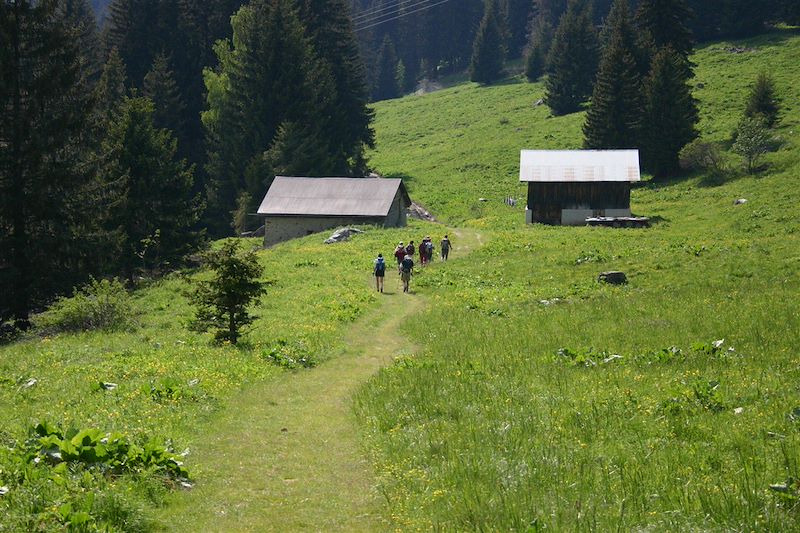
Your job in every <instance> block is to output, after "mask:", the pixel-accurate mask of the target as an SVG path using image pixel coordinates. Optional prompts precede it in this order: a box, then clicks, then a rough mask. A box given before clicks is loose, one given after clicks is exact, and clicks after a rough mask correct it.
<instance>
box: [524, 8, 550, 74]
mask: <svg viewBox="0 0 800 533" xmlns="http://www.w3.org/2000/svg"><path fill="white" fill-rule="evenodd" d="M552 42H553V26H552V25H551V24H550V21H549V20H548V19H547V17H545V16H542V15H539V16H537V17H536V19H535V20H534V21H533V24H532V28H531V34H530V41H529V43H528V51H527V55H526V56H525V77H526V78H528V81H536V80H538V79H539V78H540V77H542V76H543V75H544V73H545V71H546V70H547V56H548V55H549V52H550V45H551V43H552Z"/></svg>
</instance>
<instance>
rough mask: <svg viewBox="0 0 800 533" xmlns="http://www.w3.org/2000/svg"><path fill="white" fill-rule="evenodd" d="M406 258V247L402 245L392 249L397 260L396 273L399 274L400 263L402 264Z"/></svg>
mask: <svg viewBox="0 0 800 533" xmlns="http://www.w3.org/2000/svg"><path fill="white" fill-rule="evenodd" d="M405 256H406V247H405V246H403V243H402V242H401V243H400V244H398V245H397V247H396V248H395V249H394V258H395V259H396V260H397V272H400V263H402V262H403V258H404V257H405Z"/></svg>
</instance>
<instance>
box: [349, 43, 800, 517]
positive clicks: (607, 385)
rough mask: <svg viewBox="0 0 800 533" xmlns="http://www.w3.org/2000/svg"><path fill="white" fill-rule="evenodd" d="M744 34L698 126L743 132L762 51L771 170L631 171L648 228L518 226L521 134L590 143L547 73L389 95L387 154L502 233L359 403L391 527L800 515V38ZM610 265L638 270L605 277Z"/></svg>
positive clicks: (701, 73)
mask: <svg viewBox="0 0 800 533" xmlns="http://www.w3.org/2000/svg"><path fill="white" fill-rule="evenodd" d="M732 44H735V45H736V46H746V47H749V48H754V50H753V51H750V52H745V53H743V54H733V53H730V52H729V51H728V50H727V48H728V47H729V46H732ZM732 44H728V43H721V44H714V45H710V46H706V47H704V48H702V49H700V50H699V51H698V52H697V54H696V56H695V58H694V60H695V62H696V63H697V64H698V67H697V77H696V83H703V84H704V88H702V89H697V90H696V96H697V97H698V98H699V100H700V104H701V116H702V121H701V123H700V131H701V132H702V135H703V137H704V138H706V139H708V140H712V141H717V142H723V141H726V140H727V139H729V136H730V133H731V131H732V130H733V129H734V127H735V124H736V122H737V121H738V117H739V116H740V114H741V111H742V110H743V108H744V99H745V95H746V90H747V87H748V86H749V85H750V84H751V83H752V82H753V81H754V80H755V77H756V75H757V73H758V72H759V71H760V70H763V69H767V70H769V71H770V72H771V73H772V74H773V76H774V77H775V81H776V85H777V87H778V92H779V94H780V96H781V98H782V99H783V103H784V112H783V116H782V122H781V125H780V127H779V128H778V129H777V131H776V134H777V135H778V136H780V137H781V138H782V141H783V144H782V146H781V148H780V149H779V150H778V151H777V152H774V153H771V154H768V156H767V163H768V169H767V170H765V171H764V172H762V173H760V174H759V175H756V176H745V175H744V174H743V173H742V172H741V171H738V170H737V171H733V172H731V174H730V175H729V176H728V179H727V180H726V181H725V183H723V184H721V185H719V186H709V185H708V184H707V183H708V180H707V179H706V177H705V176H700V175H698V176H693V177H690V178H686V179H682V180H675V181H672V182H669V183H652V182H645V183H643V184H641V186H638V187H636V188H635V189H634V191H633V194H632V207H633V210H634V211H635V212H636V213H639V214H642V215H646V216H650V217H653V219H654V220H655V222H656V223H655V224H654V225H653V227H652V228H650V229H645V230H612V229H607V228H558V227H544V226H528V227H525V226H524V224H522V220H523V213H522V211H521V209H516V210H514V209H511V208H507V207H505V206H502V205H498V204H499V200H500V198H501V197H502V196H504V195H509V194H512V193H514V191H517V195H521V192H520V191H521V189H520V188H519V186H518V185H517V183H516V182H517V176H516V170H517V168H516V167H517V164H518V157H519V155H518V154H519V149H521V148H576V147H578V146H579V144H580V134H579V127H580V123H581V121H582V115H581V114H576V115H571V116H568V117H561V118H551V119H547V118H545V114H546V110H545V109H543V108H541V107H537V108H533V107H531V106H530V103H531V102H532V101H533V100H534V99H535V98H536V97H538V93H537V91H539V92H540V91H541V87H540V86H539V85H525V84H513V83H512V84H508V85H503V86H498V87H488V88H485V87H477V86H475V85H466V86H462V87H457V88H454V89H449V90H445V91H442V92H441V93H437V94H433V95H428V96H425V97H422V98H419V100H414V99H411V98H408V99H405V100H401V101H398V102H389V103H387V104H382V105H381V106H379V107H378V124H377V130H378V132H387V135H386V136H383V135H379V141H381V144H380V145H379V146H380V147H379V150H378V151H377V152H376V153H375V156H374V159H375V161H376V163H377V164H378V166H379V167H381V168H382V169H384V170H385V171H386V172H387V173H393V172H397V173H400V170H399V169H401V168H402V169H404V170H403V172H405V173H407V174H408V175H410V176H411V177H412V179H411V180H409V188H410V190H411V195H412V197H415V196H417V197H421V198H422V199H423V203H424V202H425V201H428V202H429V203H428V206H429V207H430V208H431V209H432V210H433V211H434V213H435V214H437V215H439V216H441V217H442V218H444V219H445V220H454V221H462V220H465V219H466V220H468V224H470V225H472V226H475V227H479V228H482V229H481V231H482V233H483V240H484V241H485V242H486V243H487V244H486V246H485V247H484V248H483V249H481V250H479V251H477V252H474V253H473V255H472V256H471V261H469V262H467V263H463V262H462V263H460V264H451V265H447V267H446V268H440V269H437V270H431V271H430V272H428V273H426V276H425V278H424V279H423V280H420V283H419V286H420V290H423V291H425V292H426V293H428V294H430V301H431V303H432V305H431V306H430V307H429V309H428V310H427V311H426V312H425V313H423V314H421V315H419V316H417V317H415V318H413V319H412V320H411V321H410V322H409V324H408V325H407V327H406V329H405V332H406V334H407V335H409V336H410V337H411V338H414V339H417V340H418V342H419V344H420V345H421V347H422V348H421V350H420V351H419V352H418V353H417V354H416V355H415V356H412V357H407V358H404V359H402V360H401V361H399V362H398V363H397V364H395V365H393V366H392V367H390V368H387V369H385V370H383V371H382V372H381V373H380V375H379V376H378V377H377V378H375V379H374V380H373V381H372V382H371V383H370V384H369V385H368V386H366V387H364V388H363V389H362V390H361V391H360V393H359V395H358V397H357V411H358V413H359V415H360V416H361V418H363V419H364V420H365V423H366V425H367V427H368V429H369V431H370V435H371V437H370V443H371V447H372V453H373V454H374V458H375V463H376V470H377V471H378V473H379V476H380V479H381V487H382V490H383V491H384V493H385V495H386V499H387V505H388V508H389V511H388V514H390V515H391V516H393V517H395V522H394V523H395V525H396V526H397V527H398V528H401V529H409V530H414V529H423V530H430V529H432V530H448V531H450V530H452V531H464V530H485V531H495V530H500V531H509V530H513V531H524V530H532V531H536V530H540V529H547V530H554V531H561V530H600V531H608V530H623V531H627V530H647V531H680V530H717V531H730V530H751V531H790V530H794V531H796V530H800V508H798V498H799V497H800V486H798V485H796V484H794V485H792V484H791V483H790V487H789V488H788V494H786V493H781V492H779V491H776V490H773V489H770V485H779V484H782V483H786V482H787V480H797V479H798V478H800V420H798V417H797V416H795V415H793V412H794V410H795V409H797V408H798V407H800V397H799V395H798V388H797V382H798V377H800V370H798V369H799V368H800V355H798V352H797V347H798V346H800V304H798V301H797V295H798V294H800V278H798V274H797V273H798V269H800V252H799V250H800V212H799V211H798V205H800V192H798V191H799V190H800V189H798V178H797V176H798V174H799V173H800V152H799V151H798V146H799V145H800V143H798V140H800V139H798V125H800V110H799V109H797V108H796V102H798V101H800V84H798V83H797V82H798V80H800V64H798V63H797V61H796V58H797V57H798V55H800V38H798V37H797V36H796V35H795V34H793V33H792V32H789V31H786V32H779V33H775V34H772V35H769V36H764V37H760V38H758V39H753V40H751V41H747V42H744V43H741V42H739V43H732ZM422 110H428V112H429V113H430V114H429V115H426V114H424V113H423V111H422ZM433 110H435V112H434V111H433ZM510 110H516V111H518V112H519V113H514V114H511V111H510ZM507 115H508V117H507V118H508V119H509V124H500V121H499V119H500V118H502V117H506V116H507ZM410 116H412V117H414V120H408V117H410ZM400 117H405V118H404V120H403V121H402V122H401V121H400ZM426 117H429V118H426ZM455 117H458V118H455ZM461 117H465V118H463V119H462V118H461ZM454 121H460V122H464V123H466V124H469V128H466V126H465V127H464V128H463V130H464V131H460V130H458V129H457V128H455V127H453V125H455V122H454ZM409 125H411V126H409ZM412 128H413V129H412ZM517 128H521V130H519V131H518V130H517ZM478 146H480V148H477V147H478ZM401 147H402V149H401ZM448 153H449V154H450V156H449V157H448ZM730 161H731V162H732V163H733V162H735V158H734V157H733V156H732V155H731V157H730ZM395 169H397V170H395ZM477 196H483V197H487V198H490V200H491V202H487V203H485V204H482V205H481V204H478V203H477V202H476V201H475V200H476V197H477ZM742 197H743V198H746V199H748V203H746V204H744V205H738V206H735V205H734V204H733V201H734V200H735V199H736V198H742ZM616 269H619V270H623V271H625V272H626V273H627V275H628V278H629V283H628V285H626V286H623V287H612V286H606V285H603V284H600V283H598V282H597V281H596V278H597V274H598V273H599V272H601V271H604V270H616ZM721 339H725V342H724V344H723V346H722V349H721V350H714V349H713V348H711V343H712V342H713V341H715V340H721ZM673 346H674V347H676V348H678V349H680V352H679V353H677V352H674V351H672V350H670V348H671V347H673ZM729 347H731V348H733V350H732V351H727V348H729ZM560 349H568V352H567V353H568V354H569V353H571V354H573V355H572V357H565V356H561V355H559V354H558V352H559V350H560ZM613 354H616V355H620V356H622V357H621V358H612V359H610V360H609V362H607V363H603V360H604V359H606V358H609V357H610V356H611V355H613ZM587 358H588V359H590V360H591V362H587V361H586V359H587Z"/></svg>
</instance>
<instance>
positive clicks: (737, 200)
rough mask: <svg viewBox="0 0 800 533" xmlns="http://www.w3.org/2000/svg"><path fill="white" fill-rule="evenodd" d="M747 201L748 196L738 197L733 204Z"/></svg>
mask: <svg viewBox="0 0 800 533" xmlns="http://www.w3.org/2000/svg"><path fill="white" fill-rule="evenodd" d="M746 203H747V198H737V199H736V200H734V201H733V205H742V204H746Z"/></svg>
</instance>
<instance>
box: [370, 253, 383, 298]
mask: <svg viewBox="0 0 800 533" xmlns="http://www.w3.org/2000/svg"><path fill="white" fill-rule="evenodd" d="M372 273H373V274H375V288H376V289H377V290H378V292H383V278H384V276H385V275H386V263H385V262H384V260H383V254H378V258H377V259H375V265H374V266H373V267H372Z"/></svg>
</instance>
